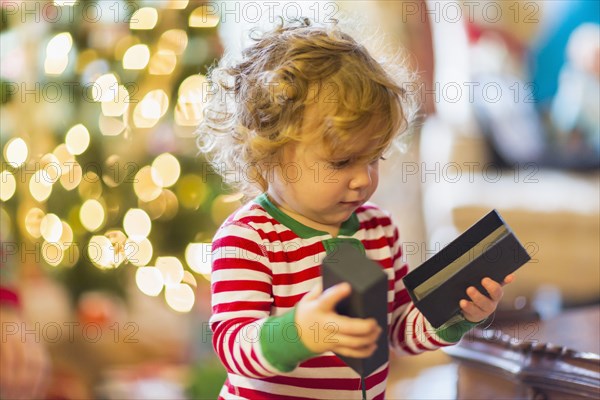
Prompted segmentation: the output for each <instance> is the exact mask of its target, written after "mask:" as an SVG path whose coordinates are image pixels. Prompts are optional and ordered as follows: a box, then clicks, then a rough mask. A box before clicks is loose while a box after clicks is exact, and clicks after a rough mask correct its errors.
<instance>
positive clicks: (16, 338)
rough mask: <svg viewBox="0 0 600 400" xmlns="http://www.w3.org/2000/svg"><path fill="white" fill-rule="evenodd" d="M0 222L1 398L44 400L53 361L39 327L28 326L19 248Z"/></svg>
mask: <svg viewBox="0 0 600 400" xmlns="http://www.w3.org/2000/svg"><path fill="white" fill-rule="evenodd" d="M4 222H5V221H0V276H1V278H2V279H1V280H0V323H1V326H2V328H1V329H2V340H1V341H0V398H1V399H40V398H45V397H44V395H45V393H46V389H47V386H48V381H49V376H50V374H49V372H50V358H49V355H48V352H47V351H46V348H45V346H44V343H42V342H41V341H40V335H38V334H36V333H35V331H36V329H39V328H38V327H35V328H34V327H33V326H31V325H30V324H27V323H26V322H25V318H24V316H23V315H22V311H21V307H20V303H19V295H18V290H17V282H16V279H15V278H16V271H15V268H16V266H17V263H18V261H19V260H18V253H16V252H14V249H15V248H16V246H13V245H12V244H15V243H14V242H13V240H12V238H11V236H9V235H8V233H9V228H8V227H7V226H3V225H4Z"/></svg>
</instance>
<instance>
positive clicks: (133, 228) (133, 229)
mask: <svg viewBox="0 0 600 400" xmlns="http://www.w3.org/2000/svg"><path fill="white" fill-rule="evenodd" d="M123 228H124V229H125V233H127V236H129V237H130V238H131V239H133V240H135V241H138V242H139V241H141V240H142V239H144V238H145V237H147V236H148V235H149V234H150V230H151V229H152V221H151V220H150V217H149V216H148V214H147V213H146V212H145V211H144V210H141V209H139V208H132V209H130V210H128V211H127V213H125V217H124V218H123Z"/></svg>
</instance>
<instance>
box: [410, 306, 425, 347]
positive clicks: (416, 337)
mask: <svg viewBox="0 0 600 400" xmlns="http://www.w3.org/2000/svg"><path fill="white" fill-rule="evenodd" d="M411 312H412V311H411ZM419 316H422V315H421V314H419V315H417V316H415V318H414V319H413V331H412V337H413V339H414V341H415V344H416V346H417V349H419V350H427V347H425V346H423V344H421V339H423V338H420V337H418V336H417V321H418V320H419Z"/></svg>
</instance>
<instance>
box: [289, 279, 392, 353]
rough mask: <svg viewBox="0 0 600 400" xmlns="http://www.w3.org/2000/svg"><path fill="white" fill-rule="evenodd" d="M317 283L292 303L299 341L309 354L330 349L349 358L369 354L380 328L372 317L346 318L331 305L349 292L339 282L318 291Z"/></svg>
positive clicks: (319, 288) (349, 289)
mask: <svg viewBox="0 0 600 400" xmlns="http://www.w3.org/2000/svg"><path fill="white" fill-rule="evenodd" d="M322 291H323V288H322V285H321V284H319V285H317V286H316V287H315V288H313V289H312V290H311V291H310V292H308V293H307V294H306V295H305V296H304V297H303V298H302V300H300V301H299V302H298V304H297V305H296V320H295V322H296V324H298V332H299V334H300V339H301V340H302V343H304V345H305V346H306V347H307V348H308V349H309V350H310V351H312V352H313V353H323V352H326V351H333V352H335V353H337V354H340V355H343V356H347V357H353V358H365V357H369V356H370V355H371V354H373V352H374V351H375V349H376V348H377V345H376V342H377V338H378V337H379V335H380V334H381V327H380V326H379V325H378V324H377V321H375V319H373V318H369V319H363V318H350V317H346V316H343V315H339V314H338V313H336V311H335V305H336V304H337V303H338V302H339V301H340V300H342V299H343V298H344V297H346V296H348V295H349V294H350V292H351V288H350V285H349V284H348V283H341V284H339V285H335V286H333V287H331V288H329V289H327V290H326V291H325V292H324V293H322Z"/></svg>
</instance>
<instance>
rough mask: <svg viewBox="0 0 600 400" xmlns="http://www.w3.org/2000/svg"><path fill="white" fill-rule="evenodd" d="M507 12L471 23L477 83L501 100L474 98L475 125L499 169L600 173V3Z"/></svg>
mask: <svg viewBox="0 0 600 400" xmlns="http://www.w3.org/2000/svg"><path fill="white" fill-rule="evenodd" d="M508 3H510V4H508ZM496 4H501V3H496ZM516 4H519V5H518V6H517V7H520V9H519V10H520V11H521V12H520V13H518V12H517V11H518V10H517V8H515V5H516ZM503 7H504V8H503V10H504V11H503V12H502V13H500V15H501V17H502V18H500V19H499V20H498V21H490V20H485V19H480V20H477V18H474V19H472V20H470V21H467V33H468V36H469V40H470V42H471V44H472V49H473V54H472V61H471V62H472V76H473V78H474V80H475V81H476V82H477V83H478V84H479V85H480V86H479V87H485V86H486V85H490V86H494V87H496V88H499V91H500V93H502V95H500V96H497V97H494V98H493V99H491V98H486V96H485V93H484V92H483V91H475V93H476V96H475V98H474V109H475V114H476V118H477V120H478V122H479V124H480V126H481V129H482V131H483V133H484V134H486V136H487V138H488V140H489V143H490V146H491V148H492V151H493V153H494V156H495V157H496V161H497V162H498V163H499V164H500V165H505V166H518V165H519V164H525V163H536V164H538V165H539V166H547V167H555V168H568V169H596V168H598V167H599V166H600V122H599V117H598V109H599V107H600V100H599V99H600V85H599V82H600V74H599V72H598V71H599V69H600V68H599V63H600V62H599V54H600V50H599V49H600V25H599V18H600V3H599V2H596V1H586V0H574V1H552V2H528V3H514V2H507V4H506V5H504V6H503ZM511 7H512V8H511Z"/></svg>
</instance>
